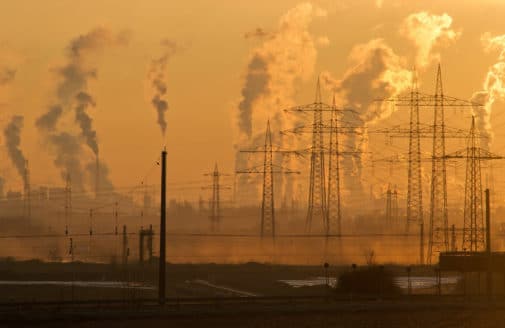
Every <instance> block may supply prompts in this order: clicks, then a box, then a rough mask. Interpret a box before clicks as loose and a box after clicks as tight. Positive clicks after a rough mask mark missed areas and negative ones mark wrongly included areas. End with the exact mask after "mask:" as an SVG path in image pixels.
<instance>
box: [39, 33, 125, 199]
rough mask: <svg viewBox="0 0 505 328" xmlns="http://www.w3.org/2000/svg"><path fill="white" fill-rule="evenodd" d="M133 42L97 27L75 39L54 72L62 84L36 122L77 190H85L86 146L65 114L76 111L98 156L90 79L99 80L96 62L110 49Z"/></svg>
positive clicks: (87, 139) (56, 160)
mask: <svg viewBox="0 0 505 328" xmlns="http://www.w3.org/2000/svg"><path fill="white" fill-rule="evenodd" d="M128 41H129V33H128V32H121V33H118V34H114V33H112V32H111V31H109V30H108V29H106V28H96V29H93V30H91V31H90V32H88V33H86V34H83V35H80V36H78V37H77V38H75V39H73V40H72V41H71V42H70V43H69V45H68V47H67V49H66V60H65V64H64V65H62V66H60V67H58V68H56V69H54V72H55V73H56V75H57V77H58V78H59V82H58V84H57V86H56V92H55V93H56V94H55V100H54V102H55V103H54V104H52V105H51V106H49V107H48V110H47V112H46V113H44V114H43V115H42V116H40V117H39V118H38V119H37V121H36V126H37V128H38V129H39V132H40V133H41V134H42V136H43V140H44V141H45V142H46V143H47V145H48V146H49V148H50V150H51V151H52V152H53V153H54V156H55V159H54V163H55V165H56V166H57V167H59V168H60V169H61V170H62V171H61V176H62V178H65V177H66V175H67V173H70V175H71V178H72V183H73V188H76V189H77V190H79V191H80V190H83V183H82V181H83V176H82V174H83V170H82V167H81V164H80V163H81V161H82V158H81V157H82V156H83V155H84V154H83V153H82V147H81V141H80V140H79V137H78V136H75V135H73V134H72V133H71V130H68V128H69V127H68V126H65V125H63V124H61V125H59V124H58V123H59V121H60V120H61V118H62V117H63V116H64V114H65V113H67V112H69V111H71V110H72V109H73V111H74V114H75V115H74V120H75V122H76V123H77V124H78V126H79V128H80V130H81V137H82V138H83V139H84V142H85V144H86V145H87V146H88V147H89V148H90V150H91V151H92V152H93V153H94V154H95V155H97V154H98V149H99V147H98V142H97V139H96V131H95V130H94V128H93V125H92V122H93V120H92V119H91V116H90V115H89V114H88V112H87V109H88V108H89V107H91V106H95V102H94V100H93V97H92V96H91V95H90V94H89V91H88V84H89V81H90V79H94V78H96V77H97V68H96V65H95V63H94V59H95V57H94V56H96V55H97V54H101V53H102V52H103V51H104V50H105V49H106V48H108V47H112V46H124V45H126V44H127V43H128Z"/></svg>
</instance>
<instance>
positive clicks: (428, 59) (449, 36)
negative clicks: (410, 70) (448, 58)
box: [400, 11, 460, 69]
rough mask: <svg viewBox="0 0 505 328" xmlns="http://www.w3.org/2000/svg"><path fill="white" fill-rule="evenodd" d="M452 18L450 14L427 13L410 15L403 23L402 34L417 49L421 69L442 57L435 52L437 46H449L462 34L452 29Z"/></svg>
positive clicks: (417, 63) (418, 63) (417, 62)
mask: <svg viewBox="0 0 505 328" xmlns="http://www.w3.org/2000/svg"><path fill="white" fill-rule="evenodd" d="M451 25H452V17H451V16H449V15H448V14H445V13H444V14H442V15H434V14H430V13H428V12H426V11H422V12H418V13H415V14H411V15H409V16H408V17H407V18H406V19H405V20H404V22H403V25H402V27H401V30H400V31H401V33H402V34H403V35H404V36H405V37H407V38H408V39H410V40H411V41H412V42H413V43H414V44H415V45H416V48H417V54H416V66H417V67H418V68H420V69H422V68H424V67H426V66H428V65H429V64H430V63H432V62H433V61H436V60H440V55H439V54H438V53H435V52H433V48H434V47H435V46H437V45H441V44H448V43H450V42H452V41H454V40H456V39H457V38H458V37H459V35H460V33H459V32H456V31H454V30H453V29H452V28H451Z"/></svg>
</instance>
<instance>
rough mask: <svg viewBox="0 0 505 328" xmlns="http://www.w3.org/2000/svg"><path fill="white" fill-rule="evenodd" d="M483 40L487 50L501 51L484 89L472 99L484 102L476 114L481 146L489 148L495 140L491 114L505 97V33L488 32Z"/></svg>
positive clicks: (485, 80)
mask: <svg viewBox="0 0 505 328" xmlns="http://www.w3.org/2000/svg"><path fill="white" fill-rule="evenodd" d="M482 42H483V44H484V49H485V50H486V51H488V52H489V51H493V50H496V51H498V52H499V55H498V60H497V62H496V63H494V64H493V65H491V67H489V69H488V71H487V73H486V77H485V78H484V83H483V86H482V90H481V91H478V92H475V93H474V94H473V96H472V101H473V102H476V103H478V104H482V105H483V106H482V107H478V106H475V107H474V114H475V115H476V116H477V127H478V129H479V132H480V134H481V135H482V136H484V137H486V138H481V147H484V148H486V149H489V147H490V145H491V143H492V140H493V131H492V127H491V114H492V111H493V105H494V103H495V102H496V101H497V100H503V99H505V34H504V35H498V36H494V37H492V36H491V35H490V34H488V33H486V34H484V35H483V36H482Z"/></svg>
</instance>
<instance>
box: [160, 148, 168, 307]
mask: <svg viewBox="0 0 505 328" xmlns="http://www.w3.org/2000/svg"><path fill="white" fill-rule="evenodd" d="M166 170H167V150H166V149H163V151H162V152H161V200H160V204H161V205H160V262H159V272H158V301H159V304H160V305H164V304H165V300H166V297H165V280H166V276H165V266H166V253H165V252H166V245H165V238H166V214H167V203H166V202H167V195H166V192H167V174H166Z"/></svg>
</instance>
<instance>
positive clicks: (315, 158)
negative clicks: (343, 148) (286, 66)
mask: <svg viewBox="0 0 505 328" xmlns="http://www.w3.org/2000/svg"><path fill="white" fill-rule="evenodd" d="M322 130H323V102H322V100H321V85H320V82H319V78H318V79H317V87H316V100H315V102H314V119H313V122H312V149H311V154H310V186H309V200H308V210H307V219H306V225H305V227H306V230H307V232H310V230H311V227H312V220H313V219H314V217H317V216H320V217H321V221H322V222H323V225H324V228H325V231H327V230H328V222H327V215H326V186H325V176H324V140H323V131H322Z"/></svg>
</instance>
